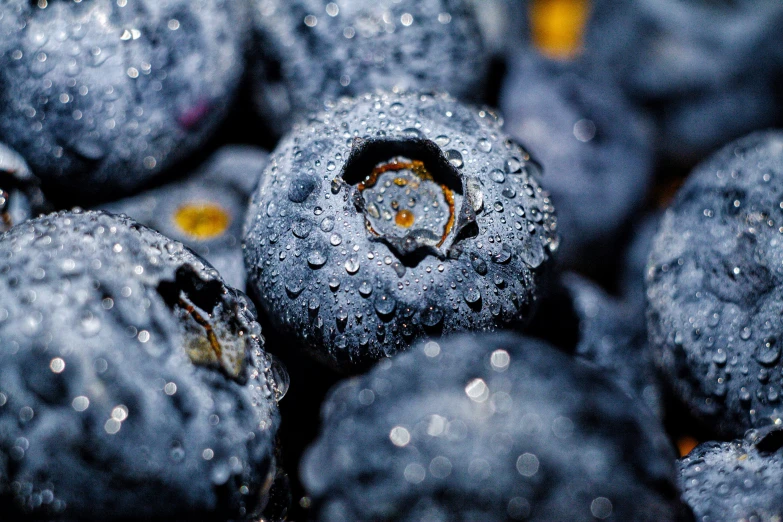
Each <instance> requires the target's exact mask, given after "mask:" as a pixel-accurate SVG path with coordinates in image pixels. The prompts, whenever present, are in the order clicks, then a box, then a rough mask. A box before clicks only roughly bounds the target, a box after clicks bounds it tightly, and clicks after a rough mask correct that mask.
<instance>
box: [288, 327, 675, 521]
mask: <svg viewBox="0 0 783 522" xmlns="http://www.w3.org/2000/svg"><path fill="white" fill-rule="evenodd" d="M602 374H603V372H602V371H600V370H598V369H597V368H595V367H593V366H590V365H587V364H584V363H581V362H579V361H575V360H574V359H572V358H570V357H568V356H567V355H565V354H563V353H561V352H559V351H558V350H555V349H554V348H552V347H550V346H548V345H546V344H544V343H542V342H540V341H535V340H532V339H526V338H523V337H519V336H515V335H512V334H507V333H501V334H484V335H465V334H463V335H462V336H458V337H452V338H448V339H443V340H439V341H432V340H430V341H428V342H425V343H421V344H419V345H417V346H415V347H414V348H413V349H412V350H411V351H410V352H408V353H405V354H401V355H399V356H397V357H395V358H392V359H387V360H384V361H382V362H380V363H379V364H378V366H377V367H376V368H375V369H373V370H372V371H371V372H370V373H369V374H367V375H364V376H362V377H356V378H353V379H351V380H348V381H344V383H343V384H341V385H338V387H337V388H335V389H333V391H332V392H331V394H330V397H329V399H328V400H327V401H326V402H325V403H324V406H323V409H322V420H323V423H322V425H323V427H322V431H321V435H320V437H319V439H318V440H317V441H316V442H315V444H314V445H313V446H311V447H310V449H309V450H308V452H307V453H306V454H305V457H304V459H303V461H302V466H301V468H302V469H301V475H302V478H303V482H304V483H305V486H306V487H307V490H308V492H309V495H310V498H311V499H312V502H313V508H314V513H313V514H314V515H315V517H314V518H317V519H318V520H406V521H407V520H411V521H413V520H424V519H426V520H465V521H468V520H518V519H525V520H538V521H541V520H585V521H587V520H595V519H596V518H597V519H610V520H650V521H652V520H679V518H678V514H679V513H680V512H681V509H682V508H681V505H680V504H679V501H678V494H677V489H676V486H675V477H676V474H675V466H674V463H675V455H674V451H673V449H672V448H671V446H670V444H669V442H668V440H667V438H666V436H665V434H664V432H663V429H662V428H661V427H660V425H659V424H658V422H657V421H656V419H654V418H653V417H652V416H651V415H649V414H648V413H646V412H645V409H644V408H640V407H639V406H638V403H636V402H635V401H634V400H633V399H631V398H630V397H629V396H628V395H626V394H625V393H623V392H622V391H621V390H620V389H619V388H618V387H616V386H615V385H614V384H613V383H611V382H610V381H608V380H607V379H605V378H604V376H603V375H602ZM610 517H611V518H610Z"/></svg>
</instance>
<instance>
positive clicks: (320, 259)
mask: <svg viewBox="0 0 783 522" xmlns="http://www.w3.org/2000/svg"><path fill="white" fill-rule="evenodd" d="M325 263H326V256H324V255H323V253H321V251H320V250H313V251H312V252H310V253H309V254H308V255H307V264H309V265H310V266H311V267H313V268H321V267H322V266H324V264H325Z"/></svg>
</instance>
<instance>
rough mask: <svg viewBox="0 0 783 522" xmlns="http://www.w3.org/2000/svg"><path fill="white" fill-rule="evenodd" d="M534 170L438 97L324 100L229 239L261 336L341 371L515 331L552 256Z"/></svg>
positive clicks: (290, 141)
mask: <svg viewBox="0 0 783 522" xmlns="http://www.w3.org/2000/svg"><path fill="white" fill-rule="evenodd" d="M538 171H539V167H538V165H537V164H536V163H535V162H534V161H533V160H532V159H531V158H530V155H529V154H528V153H527V152H526V151H525V150H524V149H523V148H522V147H521V146H519V145H518V144H516V143H515V142H513V141H511V140H510V139H508V138H507V137H506V136H504V135H503V133H502V132H501V130H500V123H499V122H498V120H497V117H496V116H494V115H493V114H492V113H490V112H488V111H477V110H474V109H471V108H468V107H465V106H463V105H461V104H459V103H457V102H455V101H454V100H453V99H452V98H450V97H449V96H446V95H429V94H416V93H405V94H385V93H378V94H368V95H364V96H362V97H359V98H356V99H342V100H340V101H338V102H335V103H330V104H328V106H327V110H326V111H324V112H322V113H319V114H317V115H313V117H312V118H311V119H310V120H309V121H308V122H307V123H306V124H301V125H298V126H296V127H295V128H294V130H293V131H292V132H291V133H290V134H289V135H288V136H287V137H286V138H284V139H283V141H282V142H281V143H280V145H279V146H278V148H277V150H276V151H275V152H274V153H273V154H272V155H271V157H270V164H269V166H268V167H267V169H266V171H265V172H264V174H263V175H262V178H261V182H260V184H259V188H258V190H257V192H256V193H255V195H254V198H253V200H252V203H251V208H250V211H249V213H248V219H247V223H246V227H245V238H244V243H245V262H246V265H247V269H248V279H249V287H250V288H251V290H252V291H253V292H254V293H255V297H257V298H258V300H259V303H260V304H261V306H263V308H264V311H265V312H266V314H267V315H268V316H269V318H270V319H271V320H272V322H273V323H274V324H276V325H277V326H278V327H279V328H280V329H282V330H284V331H286V332H287V333H288V334H291V335H293V336H294V337H296V338H298V339H299V341H301V343H302V344H304V345H305V346H306V347H307V348H309V350H310V351H311V352H312V353H313V354H314V355H315V356H316V357H318V358H320V359H321V360H323V361H326V362H328V363H329V364H331V365H333V366H336V367H339V368H342V369H343V370H346V371H350V370H356V369H359V368H362V367H367V366H369V365H370V364H371V363H372V362H373V361H376V360H378V359H380V358H383V357H387V356H391V355H393V354H395V353H396V352H398V351H400V350H404V349H405V348H406V347H408V346H409V345H410V344H411V342H413V341H414V340H415V339H416V338H417V337H421V336H423V335H432V334H438V333H446V332H453V331H466V330H468V331H474V330H493V329H496V328H517V327H522V326H524V324H525V322H526V321H527V319H528V318H529V317H530V315H531V314H532V312H533V309H534V307H535V304H536V301H537V299H538V297H539V294H540V292H541V286H542V283H543V278H544V276H545V274H546V272H547V271H548V267H549V265H550V263H551V259H552V253H553V252H554V251H555V250H556V249H557V239H556V234H555V217H554V209H553V207H552V205H551V203H550V201H549V199H548V197H547V195H546V193H544V192H543V191H542V190H541V188H540V187H539V185H538V182H537V180H536V176H535V173H537V172H538Z"/></svg>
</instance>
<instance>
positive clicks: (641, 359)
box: [563, 273, 664, 419]
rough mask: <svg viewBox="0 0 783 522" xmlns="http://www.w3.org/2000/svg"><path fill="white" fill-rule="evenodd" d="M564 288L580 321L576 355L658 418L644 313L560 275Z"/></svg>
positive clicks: (657, 388) (659, 395) (659, 396)
mask: <svg viewBox="0 0 783 522" xmlns="http://www.w3.org/2000/svg"><path fill="white" fill-rule="evenodd" d="M563 285H564V286H565V288H566V289H567V290H568V292H569V294H570V297H571V299H572V300H573V304H572V306H573V308H574V312H575V313H576V317H577V318H578V320H579V341H578V342H577V344H576V349H575V353H576V355H577V356H579V357H582V358H584V359H586V360H588V361H590V362H591V363H593V364H595V365H596V366H598V367H600V368H602V369H604V370H606V372H607V374H608V375H609V376H610V377H611V378H613V379H614V380H615V381H616V382H617V383H618V384H619V385H620V386H621V387H622V388H623V389H624V390H626V391H627V392H628V393H630V394H634V395H636V396H637V397H638V398H639V399H641V401H642V402H644V403H645V404H646V405H647V407H648V408H649V409H650V411H651V412H653V413H654V414H655V415H656V416H657V417H658V418H661V419H662V418H663V416H664V408H663V406H664V405H663V390H662V386H661V382H660V378H659V376H658V372H657V369H656V367H655V363H654V360H653V354H652V350H651V349H650V346H649V344H648V342H647V324H646V322H645V318H644V310H643V309H638V308H635V307H633V306H632V305H631V304H630V303H628V302H626V301H622V300H619V299H616V298H614V297H612V296H610V295H608V294H607V293H606V292H605V291H604V290H602V289H601V288H600V287H599V286H598V285H596V284H595V283H592V282H591V281H589V280H588V279H585V278H583V277H581V276H579V275H577V274H573V273H567V274H565V275H564V276H563Z"/></svg>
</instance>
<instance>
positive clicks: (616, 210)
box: [500, 50, 653, 266]
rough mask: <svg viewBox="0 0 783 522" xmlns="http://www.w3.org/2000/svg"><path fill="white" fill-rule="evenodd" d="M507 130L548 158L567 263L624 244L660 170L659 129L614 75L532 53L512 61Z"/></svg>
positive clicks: (503, 101)
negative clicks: (624, 233) (655, 144)
mask: <svg viewBox="0 0 783 522" xmlns="http://www.w3.org/2000/svg"><path fill="white" fill-rule="evenodd" d="M500 110H501V112H502V113H503V117H504V119H505V123H504V127H503V128H504V130H505V131H506V132H507V133H508V134H510V135H511V136H514V137H515V138H516V139H518V140H520V141H521V142H522V143H524V144H525V145H526V146H527V147H530V151H531V153H532V154H533V155H534V156H535V157H536V158H537V159H538V160H539V161H541V163H542V165H543V166H544V172H545V176H544V177H543V179H542V180H541V184H542V185H543V187H544V188H545V189H546V190H547V191H548V192H549V193H550V194H551V196H552V201H553V202H554V204H555V206H556V207H557V208H558V215H557V218H558V230H559V233H560V236H561V238H562V244H561V252H560V262H561V263H563V264H564V265H566V266H584V265H585V264H589V263H590V261H589V260H590V259H594V258H595V256H596V255H598V254H599V253H602V252H604V251H605V250H606V248H607V245H610V244H612V243H613V242H616V241H617V239H616V237H615V235H616V234H617V232H618V231H619V229H620V228H621V227H622V225H623V224H625V223H626V222H627V221H628V220H629V218H630V217H631V216H632V214H633V212H634V211H635V210H636V209H637V208H638V207H639V205H640V204H641V203H642V202H643V200H644V197H645V195H646V193H647V189H648V187H649V186H650V183H651V180H652V174H653V157H652V133H651V126H650V125H649V122H648V120H647V119H646V118H645V117H644V116H643V115H642V114H640V113H639V112H638V111H637V110H636V109H634V108H633V107H632V106H631V104H630V102H629V101H628V100H627V99H626V98H625V95H624V94H623V93H622V92H621V91H620V90H619V88H618V87H617V86H616V85H615V84H614V83H612V81H611V80H610V79H607V78H604V79H602V80H598V79H593V78H590V77H588V75H587V74H586V71H585V69H583V68H582V67H580V66H579V65H576V64H574V63H566V62H564V63H561V62H556V61H551V60H547V59H545V58H543V57H541V56H539V55H538V54H537V53H536V52H534V51H532V50H527V51H519V52H517V53H516V54H514V55H513V56H512V57H511V59H510V60H509V71H508V74H507V76H506V79H505V81H504V84H503V88H502V90H501V94H500Z"/></svg>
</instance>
